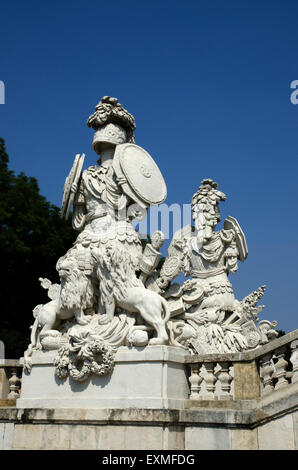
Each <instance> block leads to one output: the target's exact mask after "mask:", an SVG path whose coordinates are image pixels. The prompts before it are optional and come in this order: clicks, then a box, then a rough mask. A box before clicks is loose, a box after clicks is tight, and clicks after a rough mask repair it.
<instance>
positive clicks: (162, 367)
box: [17, 346, 189, 409]
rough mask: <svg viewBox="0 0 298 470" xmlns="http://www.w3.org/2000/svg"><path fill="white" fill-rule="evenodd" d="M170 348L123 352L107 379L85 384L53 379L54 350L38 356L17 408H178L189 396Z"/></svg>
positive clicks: (179, 356)
mask: <svg viewBox="0 0 298 470" xmlns="http://www.w3.org/2000/svg"><path fill="white" fill-rule="evenodd" d="M188 355H189V353H188V352H186V351H183V350H182V349H181V350H179V349H178V348H173V347H169V346H149V347H148V346H147V347H146V348H128V347H124V346H123V347H121V348H119V349H118V350H117V353H116V355H115V367H114V370H113V372H112V374H111V375H107V376H105V377H97V376H95V375H93V376H92V377H91V378H90V379H87V380H86V381H84V382H76V381H74V380H73V379H71V378H67V379H65V380H63V381H62V380H60V379H59V378H57V377H56V375H55V367H54V366H53V360H54V358H55V357H56V356H57V351H36V352H34V353H33V356H32V371H31V374H27V373H25V372H23V377H22V395H21V398H19V399H18V400H17V407H18V408H49V407H50V408H83V409H87V408H105V409H106V408H121V409H126V408H151V409H182V408H183V407H184V403H185V400H186V399H187V398H188V396H189V383H188V379H187V374H186V369H185V358H186V356H188Z"/></svg>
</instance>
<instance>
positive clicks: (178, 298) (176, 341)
mask: <svg viewBox="0 0 298 470" xmlns="http://www.w3.org/2000/svg"><path fill="white" fill-rule="evenodd" d="M225 199H226V196H225V194H224V193H222V192H221V191H219V190H218V189H217V184H216V183H215V182H214V181H212V180H211V179H205V180H203V181H202V183H201V186H200V187H199V189H198V191H197V192H196V193H195V194H194V196H193V198H192V214H193V220H194V227H191V226H187V227H183V228H182V229H181V230H179V231H178V232H176V233H175V234H174V237H173V240H172V242H171V245H170V247H169V250H168V253H169V256H168V258H167V259H166V261H165V263H164V265H163V267H162V269H161V272H160V277H159V278H158V279H156V281H155V286H157V287H158V288H159V289H158V292H159V293H163V295H164V296H165V297H166V298H167V300H168V304H169V307H170V310H171V312H172V319H171V322H170V323H169V327H170V331H171V342H172V344H173V345H176V346H178V345H180V346H184V347H191V348H193V349H194V350H195V351H197V352H199V353H212V352H232V351H240V350H244V349H247V348H249V347H256V346H257V345H258V344H260V342H261V338H262V331H261V330H262V328H261V324H262V322H261V323H260V329H258V328H257V327H256V325H255V321H257V320H258V319H257V313H258V312H259V311H261V310H262V308H263V307H257V308H255V306H256V304H257V302H258V300H259V299H260V298H261V297H262V295H263V293H264V290H265V286H262V287H260V288H259V289H258V290H257V291H256V292H254V293H252V294H250V295H249V296H247V297H246V298H245V299H243V301H242V302H239V301H238V300H237V299H235V296H234V291H233V288H232V284H231V282H230V280H229V278H228V276H229V274H232V273H235V272H236V271H237V269H238V260H240V261H242V262H243V261H245V259H246V257H247V245H246V240H245V236H244V233H243V231H242V229H241V228H240V226H239V224H238V222H237V220H236V219H235V218H233V217H230V216H229V217H228V218H227V219H226V220H225V222H224V229H223V230H219V231H215V227H216V225H217V223H218V222H219V221H220V212H219V207H218V204H219V202H220V201H225ZM180 272H184V274H185V275H186V276H191V277H192V278H191V279H189V280H187V281H186V282H185V283H184V284H183V285H182V286H180V285H179V284H172V285H171V286H170V287H168V288H167V286H168V284H169V282H170V281H171V280H172V279H174V277H176V276H177V274H179V273H180ZM155 290H156V289H155ZM270 326H271V329H270V333H271V334H273V336H276V332H275V331H274V332H273V333H272V331H273V329H274V327H275V326H276V323H272V324H271V323H270ZM263 329H264V328H263Z"/></svg>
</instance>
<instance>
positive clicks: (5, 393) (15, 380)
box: [0, 359, 23, 403]
mask: <svg viewBox="0 0 298 470" xmlns="http://www.w3.org/2000/svg"><path fill="white" fill-rule="evenodd" d="M22 367H23V366H22V365H20V363H19V361H18V360H14V359H0V403H1V402H3V401H4V402H5V403H6V401H7V400H15V399H16V398H18V397H19V396H20V390H21V377H22Z"/></svg>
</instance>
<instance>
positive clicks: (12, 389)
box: [7, 367, 21, 398]
mask: <svg viewBox="0 0 298 470" xmlns="http://www.w3.org/2000/svg"><path fill="white" fill-rule="evenodd" d="M10 375H11V377H10V378H9V379H8V383H9V394H8V396H7V398H19V393H18V391H19V390H20V384H21V380H20V379H19V377H18V375H17V368H16V367H12V368H11V370H10Z"/></svg>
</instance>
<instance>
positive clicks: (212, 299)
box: [24, 96, 277, 381]
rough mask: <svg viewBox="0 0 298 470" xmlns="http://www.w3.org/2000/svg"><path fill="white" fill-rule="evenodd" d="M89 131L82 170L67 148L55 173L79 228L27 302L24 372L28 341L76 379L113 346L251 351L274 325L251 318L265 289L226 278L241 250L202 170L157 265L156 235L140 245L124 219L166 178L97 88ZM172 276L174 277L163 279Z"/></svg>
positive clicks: (239, 236)
mask: <svg viewBox="0 0 298 470" xmlns="http://www.w3.org/2000/svg"><path fill="white" fill-rule="evenodd" d="M88 126H89V127H92V128H93V129H94V131H95V134H94V138H93V145H92V147H93V150H94V151H95V152H96V153H97V154H98V155H99V159H98V165H96V166H91V167H89V168H87V169H85V170H84V171H82V169H83V163H84V158H85V156H84V154H83V155H77V156H76V157H75V160H74V163H73V166H72V168H71V170H70V173H69V175H68V177H67V178H66V180H65V185H64V190H63V200H62V209H61V217H65V218H68V217H69V214H70V211H71V209H72V207H73V213H72V224H73V227H74V228H75V229H76V230H77V231H78V232H79V234H78V237H77V239H76V241H75V243H74V245H73V246H72V247H71V248H70V249H69V250H68V251H67V253H66V254H65V255H64V256H63V257H62V258H60V259H59V260H58V262H57V271H58V274H59V277H60V284H52V283H51V281H49V280H48V279H42V278H41V279H40V282H41V285H42V287H43V288H45V289H47V290H48V296H49V299H50V300H49V302H48V303H46V304H44V305H38V306H37V307H35V309H34V310H33V315H34V317H35V321H34V323H33V326H32V332H31V343H30V345H29V347H28V349H27V351H26V352H25V354H24V365H25V369H26V370H27V372H28V373H30V370H31V367H32V355H33V353H34V351H35V350H38V349H42V350H57V356H56V359H55V362H54V364H55V367H56V375H57V376H58V378H59V379H61V380H64V379H66V378H67V377H71V378H72V379H73V380H76V381H84V380H86V379H87V378H88V377H89V376H91V375H92V374H95V375H99V376H101V375H107V374H110V373H112V370H113V367H114V354H115V351H116V350H117V348H119V347H120V346H131V347H134V346H141V347H146V346H147V345H150V346H152V345H171V346H174V347H177V348H184V349H188V350H190V351H192V352H193V351H195V352H197V353H199V354H204V353H226V352H237V351H243V350H246V349H249V348H250V349H252V348H256V347H258V346H260V345H261V344H265V343H266V342H268V341H269V340H270V339H272V338H274V337H276V335H277V333H276V331H275V326H276V322H269V321H266V320H263V321H261V322H260V323H259V324H257V322H258V313H259V312H260V311H261V310H262V308H263V306H261V307H256V305H257V302H258V300H259V299H260V298H261V297H262V296H263V294H264V290H265V286H262V287H260V288H259V289H257V290H256V291H255V292H253V293H251V294H249V295H248V296H247V297H245V298H244V299H243V300H242V301H239V300H237V299H236V298H235V295H234V291H233V288H232V284H231V282H230V279H229V275H230V274H233V273H235V272H236V271H237V268H238V260H240V261H242V262H243V261H244V260H245V259H246V257H247V245H246V240H245V236H244V233H243V231H242V230H241V227H240V226H239V224H238V222H237V220H236V219H235V218H233V217H228V218H227V219H226V220H225V221H224V227H223V229H221V230H218V231H216V230H215V228H216V225H217V224H218V222H219V221H220V212H219V202H220V201H224V200H225V199H226V196H225V194H224V193H222V192H221V191H219V190H218V189H217V184H216V183H215V182H214V181H212V180H211V179H205V180H203V181H202V183H201V185H200V187H199V188H198V191H197V192H196V193H195V194H194V196H193V198H192V213H193V221H194V226H190V225H188V226H186V227H183V228H181V229H180V230H178V231H177V232H176V233H175V234H174V237H173V239H172V241H171V243H170V246H169V248H168V257H167V258H166V259H165V260H164V262H162V260H161V253H160V252H159V250H160V248H161V246H162V244H163V241H164V235H163V233H162V232H161V231H156V232H154V233H153V234H152V236H151V239H150V242H149V243H147V244H146V246H145V247H144V250H143V249H142V244H141V241H140V238H139V235H138V233H137V232H136V231H135V229H134V228H133V225H132V221H133V220H134V219H136V220H141V219H142V218H143V217H145V216H146V211H147V209H148V208H149V207H150V206H153V205H156V204H159V203H161V202H163V201H164V200H165V198H166V185H165V182H164V179H163V177H162V175H161V173H160V171H159V169H158V166H157V165H156V163H155V162H154V160H153V159H152V158H151V156H150V155H149V154H148V153H147V152H146V151H145V150H144V149H142V148H141V147H139V146H137V145H136V144H135V143H134V130H135V121H134V118H133V116H132V115H131V114H130V113H128V112H127V111H126V110H125V109H124V108H123V107H122V105H121V104H120V103H119V102H118V100H117V99H116V98H111V97H108V96H105V97H103V98H102V99H101V101H100V102H99V104H98V105H97V106H96V108H95V112H94V114H92V115H91V116H90V117H89V119H88ZM180 273H184V275H185V276H186V277H188V278H189V279H187V280H186V281H185V282H184V283H183V284H182V285H179V284H177V283H174V284H171V282H172V281H173V280H174V279H175V277H176V276H178V275H179V274H180Z"/></svg>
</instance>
